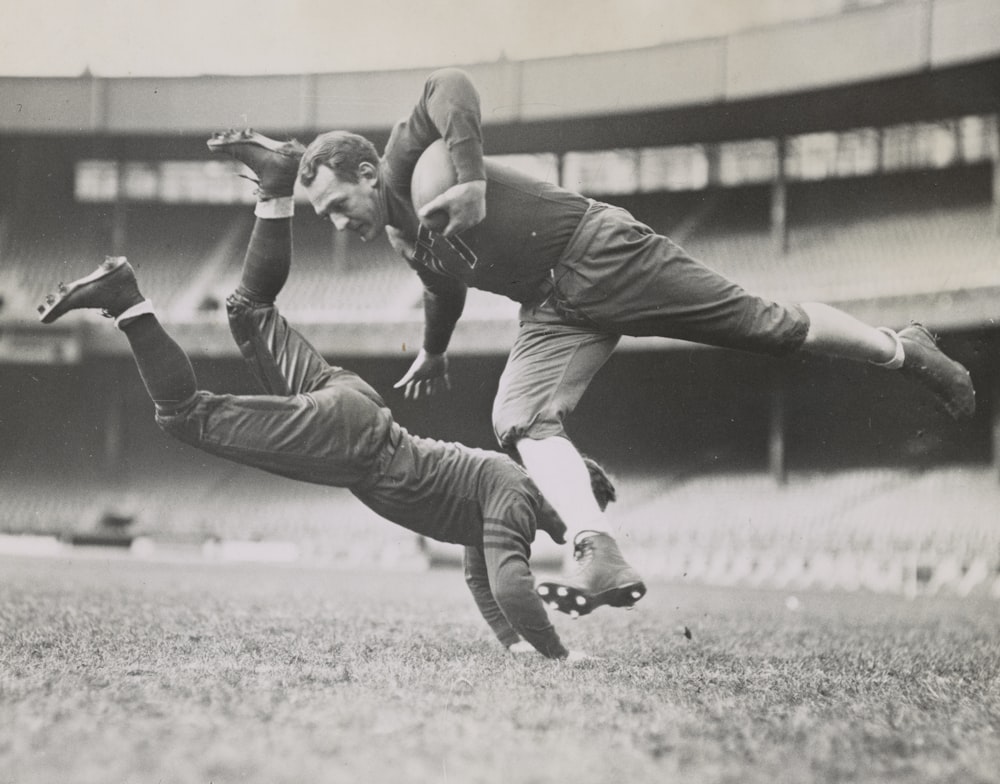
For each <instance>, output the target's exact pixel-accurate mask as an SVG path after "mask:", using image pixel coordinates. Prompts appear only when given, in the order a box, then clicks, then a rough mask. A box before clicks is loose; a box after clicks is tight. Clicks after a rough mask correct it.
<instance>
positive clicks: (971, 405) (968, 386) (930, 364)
mask: <svg viewBox="0 0 1000 784" xmlns="http://www.w3.org/2000/svg"><path fill="white" fill-rule="evenodd" d="M898 335H899V341H900V343H902V345H903V366H902V367H901V368H900V372H901V373H902V374H903V375H904V376H907V377H909V378H913V379H915V380H916V381H919V382H920V383H921V384H923V385H924V386H925V387H926V388H927V389H928V390H930V392H932V393H933V394H934V397H935V398H936V399H937V401H938V403H940V405H941V406H942V407H943V408H944V409H945V411H947V412H948V413H949V414H951V416H952V417H954V418H955V419H965V418H967V417H971V416H972V415H973V414H974V413H975V411H976V390H975V388H974V387H973V386H972V378H971V377H970V376H969V371H968V370H966V369H965V368H964V367H963V366H962V365H960V364H959V363H958V362H956V361H955V360H953V359H951V358H949V357H948V356H947V355H946V354H945V353H944V352H943V351H941V349H940V348H938V346H937V342H936V341H935V340H934V336H933V335H931V333H930V332H929V331H928V329H927V328H926V327H924V326H923V325H922V324H918V323H916V322H914V323H912V324H910V326H908V327H907V328H906V329H902V330H900V331H899V333H898Z"/></svg>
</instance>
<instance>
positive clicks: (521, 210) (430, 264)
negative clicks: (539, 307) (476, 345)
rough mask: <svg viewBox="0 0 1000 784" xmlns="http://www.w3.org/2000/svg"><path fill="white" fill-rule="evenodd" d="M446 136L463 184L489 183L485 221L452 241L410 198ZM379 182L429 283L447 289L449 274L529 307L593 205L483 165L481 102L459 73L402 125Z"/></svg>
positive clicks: (431, 84) (439, 80) (439, 77)
mask: <svg viewBox="0 0 1000 784" xmlns="http://www.w3.org/2000/svg"><path fill="white" fill-rule="evenodd" d="M441 129H443V131H442V130H441ZM441 138H443V139H444V141H445V143H446V144H447V145H448V149H449V154H450V156H451V158H452V161H453V163H454V164H455V168H456V172H457V174H458V181H459V182H467V181H470V180H474V179H483V178H485V179H486V218H485V219H484V220H483V221H482V222H481V223H480V224H479V225H477V226H474V227H473V228H471V229H467V230H466V231H463V232H461V233H460V234H459V235H455V236H453V237H450V238H446V237H444V236H442V235H440V234H438V233H436V232H432V231H430V230H428V229H427V228H426V227H422V226H421V225H420V224H419V222H418V220H417V216H416V212H415V211H414V209H413V204H412V202H411V199H410V180H411V178H412V176H413V170H414V167H415V166H416V164H417V161H418V160H419V158H420V154H421V153H422V152H423V151H424V150H425V149H426V148H427V147H429V146H430V145H431V144H432V143H433V142H434V141H436V140H437V139H441ZM379 182H380V188H381V196H382V198H383V201H384V204H385V207H386V222H387V223H388V225H390V226H394V227H395V228H397V229H398V230H400V232H401V233H402V234H403V236H404V237H405V238H406V239H407V240H409V241H410V242H412V243H414V244H415V246H416V250H415V253H414V257H413V258H411V259H408V261H409V262H410V263H411V265H413V266H414V267H415V269H416V270H417V271H418V273H420V275H421V278H422V279H423V281H424V283H425V285H427V286H428V287H429V288H431V289H432V290H434V289H436V290H437V291H438V292H439V293H440V292H448V291H449V290H450V289H449V287H448V285H447V284H445V283H442V282H441V281H439V280H435V279H436V278H441V277H444V278H449V279H451V280H455V281H458V282H460V283H461V284H463V285H464V286H471V287H473V288H478V289H483V290H485V291H491V292H493V293H496V294H502V295H504V296H506V297H510V298H511V299H513V300H515V301H517V302H522V303H523V302H531V301H533V300H534V299H535V298H536V297H538V295H539V293H540V291H541V288H542V283H543V282H544V281H545V280H546V279H547V278H548V275H549V271H550V270H551V269H552V268H553V267H555V265H556V263H557V262H558V261H559V259H560V258H561V256H562V254H563V251H564V250H565V249H566V246H567V245H568V244H569V241H570V239H571V238H572V236H573V233H574V231H575V230H576V228H577V226H578V225H579V223H580V220H581V218H582V217H583V215H584V213H585V212H586V210H587V207H588V206H589V205H590V201H589V200H588V199H586V198H584V197H583V196H581V195H580V194H577V193H573V192H572V191H568V190H565V189H564V188H560V187H558V186H557V185H553V184H552V183H548V182H545V181H543V180H538V179H535V178H533V177H529V176H527V175H524V174H521V173H520V172H517V171H515V170H513V169H511V168H508V167H506V166H502V165H500V164H497V163H495V162H492V161H484V160H483V158H482V137H481V133H480V118H479V98H478V96H477V94H476V92H475V89H474V88H473V87H472V85H471V83H470V82H469V80H468V78H467V77H466V76H465V75H464V74H463V73H462V72H461V71H457V70H454V69H443V70H441V71H435V72H434V73H433V74H431V76H430V77H429V78H428V80H427V84H426V86H425V88H424V92H423V94H422V95H421V98H420V100H419V101H418V102H417V105H416V106H415V107H414V109H413V112H412V113H411V114H410V116H409V117H408V118H407V119H406V120H402V121H400V122H399V123H397V124H396V126H395V128H394V129H393V132H392V135H391V137H390V139H389V143H388V144H387V145H386V149H385V154H384V155H383V157H382V162H381V176H380V179H379ZM445 295H446V296H447V294H445Z"/></svg>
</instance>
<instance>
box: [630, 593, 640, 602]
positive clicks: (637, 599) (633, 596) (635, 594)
mask: <svg viewBox="0 0 1000 784" xmlns="http://www.w3.org/2000/svg"><path fill="white" fill-rule="evenodd" d="M632 598H633V599H635V600H636V601H639V599H641V598H642V591H632Z"/></svg>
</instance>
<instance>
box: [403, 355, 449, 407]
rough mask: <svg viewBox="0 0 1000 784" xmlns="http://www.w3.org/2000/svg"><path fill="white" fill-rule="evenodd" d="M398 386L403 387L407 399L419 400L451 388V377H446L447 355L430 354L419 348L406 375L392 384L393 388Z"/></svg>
mask: <svg viewBox="0 0 1000 784" xmlns="http://www.w3.org/2000/svg"><path fill="white" fill-rule="evenodd" d="M400 387H402V388H403V394H404V396H405V397H406V399H407V400H419V399H420V398H421V397H430V396H431V395H436V394H438V393H439V392H443V391H444V390H446V389H451V379H450V378H448V355H447V354H431V353H429V352H427V351H425V350H424V349H420V353H419V354H417V358H416V359H415V360H413V364H412V365H410V369H409V370H407V371H406V375H404V376H403V377H402V378H401V379H399V381H397V382H396V383H395V384H393V386H392V388H393V389H399V388H400Z"/></svg>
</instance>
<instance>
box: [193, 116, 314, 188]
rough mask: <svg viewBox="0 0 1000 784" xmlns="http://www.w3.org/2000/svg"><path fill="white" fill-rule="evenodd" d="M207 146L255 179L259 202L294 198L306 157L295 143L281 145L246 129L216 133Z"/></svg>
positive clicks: (301, 147)
mask: <svg viewBox="0 0 1000 784" xmlns="http://www.w3.org/2000/svg"><path fill="white" fill-rule="evenodd" d="M207 144H208V149H210V150H211V151H212V152H221V153H226V154H227V155H229V156H230V157H232V158H235V159H236V160H237V161H239V162H240V163H242V164H243V165H244V166H247V167H248V168H249V169H250V170H251V171H252V172H253V173H254V174H255V175H256V179H253V182H256V183H257V198H258V199H260V200H261V201H267V200H269V199H278V198H282V197H286V196H292V195H293V193H294V191H295V180H296V179H297V178H298V174H299V161H300V160H302V155H303V153H305V147H303V146H302V144H300V143H299V142H297V141H295V140H294V139H292V140H291V141H287V142H280V141H277V140H276V139H269V138H268V137H267V136H264V135H263V134H261V133H257V132H256V131H255V130H253V129H252V128H246V129H244V130H242V131H236V130H228V131H220V132H218V133H215V134H213V135H212V137H211V138H210V139H209V140H208V142H207ZM248 179H252V178H248Z"/></svg>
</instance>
